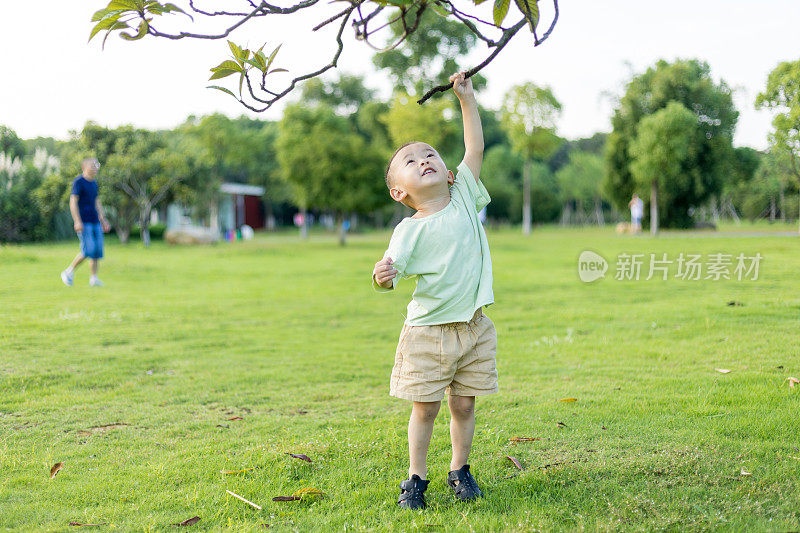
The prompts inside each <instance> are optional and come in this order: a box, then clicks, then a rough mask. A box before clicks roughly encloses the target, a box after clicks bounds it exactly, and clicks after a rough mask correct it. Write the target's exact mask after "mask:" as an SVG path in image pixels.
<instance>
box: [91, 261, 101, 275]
mask: <svg viewBox="0 0 800 533" xmlns="http://www.w3.org/2000/svg"><path fill="white" fill-rule="evenodd" d="M98 263H99V261H98V260H97V259H89V265H90V266H91V267H92V277H95V278H96V277H97V264H98Z"/></svg>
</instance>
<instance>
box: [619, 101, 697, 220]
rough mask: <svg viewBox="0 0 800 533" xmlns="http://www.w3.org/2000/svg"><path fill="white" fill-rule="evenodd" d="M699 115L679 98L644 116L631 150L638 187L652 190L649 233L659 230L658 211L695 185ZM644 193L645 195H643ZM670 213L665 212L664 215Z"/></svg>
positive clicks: (632, 164)
mask: <svg viewBox="0 0 800 533" xmlns="http://www.w3.org/2000/svg"><path fill="white" fill-rule="evenodd" d="M697 129H698V127H697V118H696V117H695V115H694V113H692V112H691V111H689V110H688V109H686V108H685V107H683V105H682V104H680V103H678V102H670V103H669V104H667V107H665V108H664V109H661V110H659V111H656V112H655V113H653V114H651V115H649V116H647V117H644V118H643V119H642V120H641V122H640V123H639V126H638V134H637V136H636V138H635V139H634V141H633V143H632V145H631V148H630V153H631V155H632V156H633V161H632V162H631V174H632V175H633V178H634V179H635V180H636V189H637V190H638V191H646V190H647V189H649V190H650V233H652V234H653V235H656V234H657V233H658V222H659V216H660V215H659V213H660V212H667V211H668V210H669V209H670V208H671V207H672V206H675V205H679V198H680V197H683V196H685V195H686V193H687V191H689V190H690V189H691V188H692V187H693V185H694V184H693V183H692V181H691V180H692V176H691V172H690V171H691V169H690V168H687V165H688V164H690V163H691V158H692V155H693V154H692V153H691V150H692V148H693V147H694V146H693V145H694V140H695V138H696V137H697V135H696V132H697ZM642 196H644V195H642ZM666 214H668V213H665V215H666Z"/></svg>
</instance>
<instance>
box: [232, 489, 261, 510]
mask: <svg viewBox="0 0 800 533" xmlns="http://www.w3.org/2000/svg"><path fill="white" fill-rule="evenodd" d="M225 492H227V493H228V494H230V495H231V496H233V497H234V498H239V499H240V500H242V501H243V502H244V503H246V504H247V505H250V506H252V507H255V508H256V509H258V510H259V511H260V510H261V506H260V505H256V504H255V503H253V502H251V501H250V500H246V499H244V498H242V497H241V496H239V495H238V494H236V493H235V492H231V491H229V490H226V491H225Z"/></svg>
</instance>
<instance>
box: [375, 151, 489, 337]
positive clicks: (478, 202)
mask: <svg viewBox="0 0 800 533" xmlns="http://www.w3.org/2000/svg"><path fill="white" fill-rule="evenodd" d="M490 200H491V198H489V193H488V192H486V188H485V187H484V186H483V184H482V183H480V182H477V181H476V180H475V177H474V176H473V175H472V172H471V171H470V169H469V167H468V166H467V164H466V163H464V162H463V161H462V162H461V164H460V165H459V166H458V174H456V179H455V183H454V184H453V185H452V186H451V187H450V203H449V204H447V205H446V206H445V207H444V209H441V210H440V211H437V212H436V213H433V214H432V215H428V216H426V217H423V218H410V217H408V218H404V219H403V220H402V221H400V223H399V224H398V225H397V227H395V229H394V233H392V238H391V240H390V241H389V248H388V249H387V250H386V253H385V254H383V256H384V257H391V258H392V261H393V262H394V264H393V266H394V268H396V269H397V275H396V276H395V277H394V279H393V280H392V288H395V287H396V286H397V281H398V280H400V279H401V278H403V279H406V278H416V281H417V288H416V289H415V290H414V295H413V296H412V299H411V302H410V303H409V304H408V315H407V316H406V323H407V324H409V325H412V326H430V325H434V324H446V323H448V322H467V321H469V320H471V319H472V316H473V315H474V314H475V310H476V309H478V308H480V307H483V306H484V305H489V304H492V303H494V294H493V293H492V258H491V256H490V255H489V243H488V242H487V240H486V232H484V230H483V225H481V222H480V219H479V218H478V212H479V211H480V210H481V209H483V208H484V206H485V205H486V204H488V203H489V201H490ZM372 284H373V287H374V288H375V290H377V291H379V292H387V291H389V290H391V289H384V288H382V287H380V286H379V285H377V284H376V283H375V281H374V278H373V282H372Z"/></svg>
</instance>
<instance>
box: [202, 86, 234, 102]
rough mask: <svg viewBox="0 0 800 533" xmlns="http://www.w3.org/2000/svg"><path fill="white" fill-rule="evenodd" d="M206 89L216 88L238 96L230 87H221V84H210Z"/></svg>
mask: <svg viewBox="0 0 800 533" xmlns="http://www.w3.org/2000/svg"><path fill="white" fill-rule="evenodd" d="M206 89H216V90H218V91H222V92H224V93H228V94H229V95H231V96H233V97H234V98H236V95H235V94H233V91H231V90H229V89H226V88H225V87H220V86H219V85H209V86H208V87H206ZM236 99H237V100H238V98H236Z"/></svg>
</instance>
